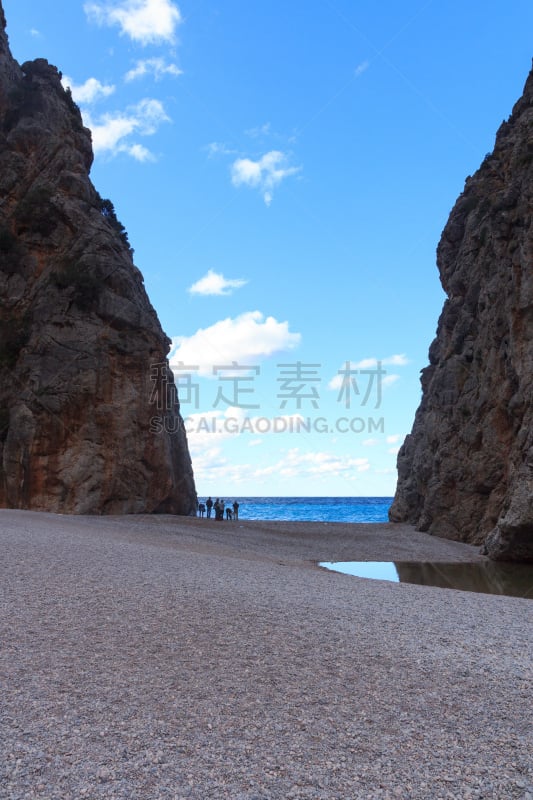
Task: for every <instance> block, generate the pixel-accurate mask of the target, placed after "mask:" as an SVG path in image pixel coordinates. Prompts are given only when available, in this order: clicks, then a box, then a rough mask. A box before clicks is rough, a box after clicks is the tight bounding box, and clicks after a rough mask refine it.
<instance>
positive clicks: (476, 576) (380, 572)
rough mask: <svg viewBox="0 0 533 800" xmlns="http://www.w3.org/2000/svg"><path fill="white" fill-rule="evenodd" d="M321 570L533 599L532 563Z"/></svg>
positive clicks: (358, 564)
mask: <svg viewBox="0 0 533 800" xmlns="http://www.w3.org/2000/svg"><path fill="white" fill-rule="evenodd" d="M320 566H321V567H325V568H326V569H330V570H333V571H334V572H343V573H346V574H347V575H356V576H357V577H358V578H373V579H374V580H381V581H395V582H396V583H417V584H420V585H422V586H440V587H441V588H442V589H460V590H462V591H466V592H484V593H486V594H506V595H511V596H513V597H526V598H528V599H529V600H533V564H510V563H496V562H488V561H487V562H480V563H470V564H457V563H456V564H447V563H441V562H421V561H331V562H328V561H322V562H320Z"/></svg>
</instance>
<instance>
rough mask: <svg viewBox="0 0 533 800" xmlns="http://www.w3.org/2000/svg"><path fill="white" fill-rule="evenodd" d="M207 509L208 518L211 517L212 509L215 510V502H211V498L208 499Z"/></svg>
mask: <svg viewBox="0 0 533 800" xmlns="http://www.w3.org/2000/svg"><path fill="white" fill-rule="evenodd" d="M205 507H206V508H207V516H208V517H210V516H211V509H212V508H213V501H212V500H211V498H210V497H208V498H207V500H206V501H205Z"/></svg>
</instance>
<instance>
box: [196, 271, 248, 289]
mask: <svg viewBox="0 0 533 800" xmlns="http://www.w3.org/2000/svg"><path fill="white" fill-rule="evenodd" d="M247 283H248V281H245V280H243V279H242V278H232V279H228V278H225V277H224V275H222V273H221V272H214V271H213V270H212V269H210V270H208V272H207V275H204V277H203V278H200V280H198V281H196V283H193V285H192V286H190V287H189V289H188V290H187V291H189V292H190V293H191V294H202V295H212V294H216V295H227V294H231V293H232V291H233V289H240V288H241V286H245V284H247Z"/></svg>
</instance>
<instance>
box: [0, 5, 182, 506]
mask: <svg viewBox="0 0 533 800" xmlns="http://www.w3.org/2000/svg"><path fill="white" fill-rule="evenodd" d="M4 28H5V17H4V12H3V9H2V5H1V3H0V506H4V507H5V506H8V507H12V508H29V509H42V510H47V511H60V512H69V513H130V512H142V511H144V512H152V511H154V512H168V513H180V514H188V513H191V512H192V511H193V510H194V509H195V503H196V494H195V488H194V480H193V474H192V468H191V461H190V457H189V453H188V448H187V442H186V436H185V432H184V430H183V426H182V424H181V418H180V416H179V405H178V401H177V397H176V392H175V387H174V382H173V377H172V373H171V372H170V370H169V369H168V363H167V360H166V356H167V353H168V350H169V344H170V342H169V339H168V338H167V337H166V336H165V334H164V333H163V331H162V329H161V326H160V324H159V321H158V319H157V315H156V313H155V311H154V309H153V308H152V306H151V304H150V302H149V300H148V297H147V295H146V292H145V289H144V285H143V278H142V275H141V273H140V272H139V270H138V269H137V268H136V267H135V266H134V264H133V260H132V250H131V248H130V246H129V243H128V239H127V235H126V232H125V230H124V228H123V226H122V225H121V224H120V222H119V221H118V220H117V218H116V216H115V213H114V208H113V205H112V204H111V203H110V201H108V200H103V199H102V198H101V197H100V195H99V194H98V192H97V191H96V190H95V188H94V187H93V185H92V183H91V181H90V179H89V170H90V168H91V164H92V160H93V152H92V145H91V135H90V131H89V130H88V129H86V128H84V127H83V123H82V119H81V115H80V112H79V110H78V108H77V106H76V105H75V103H74V102H73V101H72V98H71V96H70V93H68V92H65V90H64V89H63V87H62V85H61V82H60V77H61V76H60V73H58V71H57V69H56V68H55V67H53V66H51V65H49V64H48V62H47V61H46V60H44V59H37V60H36V61H31V62H26V63H25V64H23V65H22V66H20V65H19V64H18V63H17V62H16V61H15V60H14V59H13V57H12V55H11V53H10V50H9V45H8V40H7V36H6V34H5V31H4ZM154 417H157V418H158V420H157V423H156V425H155V426H154V425H153V423H152V419H153V418H154ZM152 428H155V430H154V431H152V430H151V429H152ZM161 429H164V430H163V431H162V432H161ZM165 431H166V432H165Z"/></svg>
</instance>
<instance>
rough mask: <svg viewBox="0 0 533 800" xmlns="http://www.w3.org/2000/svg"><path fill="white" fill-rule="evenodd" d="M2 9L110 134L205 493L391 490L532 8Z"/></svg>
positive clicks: (97, 134)
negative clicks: (448, 227)
mask: <svg viewBox="0 0 533 800" xmlns="http://www.w3.org/2000/svg"><path fill="white" fill-rule="evenodd" d="M3 5H4V10H5V13H6V17H7V21H8V34H9V38H10V43H11V48H12V51H13V54H14V56H15V58H17V60H18V61H19V62H23V61H25V60H27V59H31V58H37V57H46V58H47V59H48V60H49V61H50V62H51V63H53V64H55V65H56V66H57V67H58V68H59V69H60V70H61V71H62V72H63V75H64V81H65V82H66V83H68V84H69V85H70V86H71V87H72V90H73V94H74V97H75V99H76V100H77V102H78V104H79V105H80V106H81V108H82V112H83V115H84V119H85V122H86V124H87V125H88V126H89V127H91V129H92V131H93V143H94V148H95V163H94V166H93V169H92V179H93V182H94V183H95V185H96V187H97V189H98V191H99V192H100V194H101V195H102V196H103V197H109V198H110V199H111V200H112V201H113V203H114V205H115V208H116V211H117V215H118V217H119V219H120V220H121V221H122V222H123V223H124V225H125V226H126V228H127V230H128V233H129V238H130V242H131V244H132V246H133V248H134V250H135V263H136V264H137V266H138V267H139V268H140V269H141V271H142V272H143V274H144V278H145V284H146V288H147V291H148V294H149V296H150V299H151V301H152V303H153V305H154V307H155V309H156V311H157V312H158V315H159V317H160V320H161V323H162V325H163V328H164V329H165V331H166V332H167V334H168V335H169V336H170V337H171V338H172V341H173V350H172V352H171V363H172V365H173V367H174V372H175V376H176V378H177V380H178V383H179V384H181V386H182V387H183V388H182V413H183V416H184V417H185V418H186V420H187V427H188V430H189V442H190V448H191V453H192V457H193V466H194V469H195V476H196V481H197V488H198V491H199V493H200V494H201V495H204V494H207V493H210V494H213V495H223V496H232V495H341V496H342V495H391V494H393V492H394V488H395V483H396V468H395V463H396V452H397V449H398V447H399V445H400V443H401V441H402V440H403V438H404V436H405V435H406V433H408V432H409V430H410V428H411V425H412V421H413V417H414V413H415V410H416V408H417V406H418V403H419V400H420V384H419V372H420V369H422V368H423V367H424V366H425V365H426V364H427V352H428V347H429V344H430V342H431V340H432V339H433V336H434V334H435V329H436V325H437V320H438V316H439V313H440V310H441V307H442V303H443V301H444V294H443V292H442V289H441V287H440V283H439V278H438V272H437V268H436V261H435V249H436V246H437V243H438V240H439V237H440V233H441V231H442V228H443V226H444V224H445V222H446V219H447V217H448V214H449V212H450V209H451V207H452V205H453V203H454V202H455V200H456V198H457V196H458V195H459V194H460V192H461V191H462V188H463V186H464V180H465V178H466V177H467V175H469V174H471V173H473V172H474V171H475V170H476V169H477V167H478V166H479V164H480V163H481V161H482V160H483V158H484V156H485V154H486V153H487V152H488V151H490V150H491V149H492V147H493V144H494V135H495V133H496V130H497V128H498V126H499V125H500V123H501V122H502V120H503V119H505V118H507V117H508V116H509V114H510V112H511V109H512V106H513V104H514V102H515V101H516V100H517V99H518V97H519V96H520V94H521V92H522V88H523V84H524V81H525V79H526V77H527V74H528V72H529V69H530V66H531V57H532V55H533V48H532V46H531V45H532V41H533V6H532V5H531V3H530V2H524V1H523V0H515V2H513V3H510V4H506V5H504V4H502V3H501V2H492V1H491V0H488V2H487V1H485V2H483V3H481V2H477V0H473V1H472V2H470V3H467V4H465V3H463V2H459V0H449V2H437V0H433V1H431V0H430V2H427V1H426V2H424V0H406V1H405V2H402V3H396V2H387V1H386V2H382V3H375V2H371V1H370V0H366V2H355V0H351V1H349V0H306V2H304V1H303V0H271V1H270V2H269V3H265V2H260V0H257V1H256V2H253V1H251V0H247V1H245V0H224V2H222V0H199V1H198V2H192V1H190V2H189V1H188V0H183V2H178V3H175V2H171V0H114V1H113V2H110V0H87V1H86V2H83V0H79V1H78V0H69V2H68V3H67V2H57V0H3ZM234 363H235V364H236V367H234V368H233V369H230V368H231V366H232V365H233V364H234ZM193 367H194V369H192V368H193ZM223 367H225V368H226V369H222V368H223ZM243 367H247V368H248V369H243ZM214 368H215V369H214Z"/></svg>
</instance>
